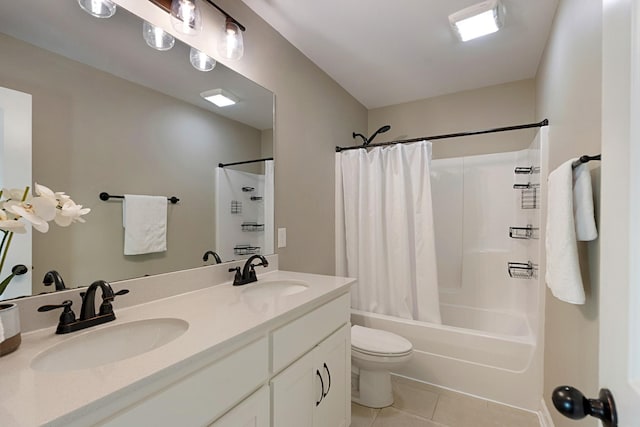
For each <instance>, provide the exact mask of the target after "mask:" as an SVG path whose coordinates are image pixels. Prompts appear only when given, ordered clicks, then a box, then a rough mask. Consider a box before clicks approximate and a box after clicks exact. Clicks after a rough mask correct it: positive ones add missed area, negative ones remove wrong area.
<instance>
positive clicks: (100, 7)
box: [78, 0, 116, 18]
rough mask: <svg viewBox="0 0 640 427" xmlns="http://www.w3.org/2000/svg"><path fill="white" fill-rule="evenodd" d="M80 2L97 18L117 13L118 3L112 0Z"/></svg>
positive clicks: (85, 0)
mask: <svg viewBox="0 0 640 427" xmlns="http://www.w3.org/2000/svg"><path fill="white" fill-rule="evenodd" d="M78 4H79V5H80V7H81V8H82V10H84V11H85V12H87V13H88V14H89V15H91V16H94V17H96V18H111V17H112V16H113V15H114V14H115V13H116V5H115V3H113V2H112V1H111V0H78Z"/></svg>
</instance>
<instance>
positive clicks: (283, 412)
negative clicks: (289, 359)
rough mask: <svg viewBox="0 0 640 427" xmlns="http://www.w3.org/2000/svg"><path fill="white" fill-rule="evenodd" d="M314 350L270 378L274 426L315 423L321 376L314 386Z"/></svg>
mask: <svg viewBox="0 0 640 427" xmlns="http://www.w3.org/2000/svg"><path fill="white" fill-rule="evenodd" d="M313 353H314V352H313V351H311V352H309V353H307V354H306V355H304V356H302V357H301V358H300V359H298V361H296V362H295V363H294V364H292V365H291V366H289V367H288V368H287V369H285V370H284V371H282V372H281V373H280V374H279V375H277V376H276V377H275V378H274V379H273V380H271V396H272V408H273V426H274V427H275V426H277V427H312V426H313V412H314V407H315V402H316V401H319V400H320V396H321V395H322V391H321V389H320V385H319V384H320V381H319V380H318V381H317V384H318V385H317V386H315V385H316V380H315V379H314V375H316V374H315V371H314V365H313ZM336 427H337V426H336Z"/></svg>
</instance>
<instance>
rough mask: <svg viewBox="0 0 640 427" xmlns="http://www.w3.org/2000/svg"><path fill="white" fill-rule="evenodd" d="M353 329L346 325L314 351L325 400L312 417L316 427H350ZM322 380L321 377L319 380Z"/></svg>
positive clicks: (322, 400) (317, 375)
mask: <svg viewBox="0 0 640 427" xmlns="http://www.w3.org/2000/svg"><path fill="white" fill-rule="evenodd" d="M350 333H351V330H350V327H349V325H345V326H343V327H342V328H340V329H338V330H337V331H336V332H334V333H333V335H331V336H330V337H329V338H327V339H326V340H324V341H323V342H322V343H321V344H320V345H319V346H318V347H317V348H316V349H315V350H314V359H315V360H314V367H315V370H316V371H317V372H316V377H321V378H322V381H321V386H322V387H323V389H322V399H321V400H320V403H319V404H318V405H317V406H316V408H315V411H314V414H313V427H348V426H349V424H351V335H350ZM318 380H319V378H318Z"/></svg>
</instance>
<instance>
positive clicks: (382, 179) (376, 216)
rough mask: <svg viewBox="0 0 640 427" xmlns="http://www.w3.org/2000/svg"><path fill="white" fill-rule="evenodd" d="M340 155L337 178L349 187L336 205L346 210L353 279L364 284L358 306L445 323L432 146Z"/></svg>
mask: <svg viewBox="0 0 640 427" xmlns="http://www.w3.org/2000/svg"><path fill="white" fill-rule="evenodd" d="M337 156H339V158H338V159H337V161H336V166H337V168H340V170H339V171H337V177H340V175H341V180H342V188H341V189H340V190H342V191H341V192H342V200H340V201H338V203H337V205H338V206H340V205H342V206H343V218H339V221H338V227H339V228H340V229H341V230H340V231H341V232H344V244H345V247H344V254H345V256H346V274H347V275H348V276H350V277H357V278H358V283H357V285H355V287H354V288H352V293H351V306H352V307H353V308H355V309H358V310H363V311H368V312H373V313H379V314H386V315H391V316H397V317H402V318H405V319H413V320H421V321H427V322H433V323H441V321H440V307H439V298H438V281H437V278H438V274H437V269H436V252H435V240H434V228H433V211H432V206H431V183H430V176H429V173H430V163H431V143H430V142H426V141H422V142H418V143H414V144H397V145H394V146H391V147H385V148H382V147H378V148H374V149H372V150H371V151H369V152H367V150H350V151H343V152H341V153H339V154H338V155H337ZM339 192H340V191H339ZM342 225H343V226H344V229H342ZM340 240H342V239H340ZM338 253H341V251H340V250H338ZM339 264H340V263H339Z"/></svg>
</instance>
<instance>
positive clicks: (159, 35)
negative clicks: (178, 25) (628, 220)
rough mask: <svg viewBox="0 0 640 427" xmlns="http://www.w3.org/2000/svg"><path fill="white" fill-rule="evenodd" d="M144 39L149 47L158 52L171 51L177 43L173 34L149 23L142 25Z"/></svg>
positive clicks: (145, 22)
mask: <svg viewBox="0 0 640 427" xmlns="http://www.w3.org/2000/svg"><path fill="white" fill-rule="evenodd" d="M142 37H144V41H145V42H147V44H148V45H149V47H152V48H154V49H156V50H169V49H171V48H172V47H173V45H174V44H175V43H176V39H174V38H173V36H172V35H171V34H169V33H167V32H166V31H164V30H163V29H162V28H160V27H156V26H155V25H153V24H150V23H148V22H147V21H144V23H143V24H142Z"/></svg>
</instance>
